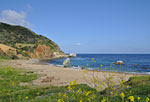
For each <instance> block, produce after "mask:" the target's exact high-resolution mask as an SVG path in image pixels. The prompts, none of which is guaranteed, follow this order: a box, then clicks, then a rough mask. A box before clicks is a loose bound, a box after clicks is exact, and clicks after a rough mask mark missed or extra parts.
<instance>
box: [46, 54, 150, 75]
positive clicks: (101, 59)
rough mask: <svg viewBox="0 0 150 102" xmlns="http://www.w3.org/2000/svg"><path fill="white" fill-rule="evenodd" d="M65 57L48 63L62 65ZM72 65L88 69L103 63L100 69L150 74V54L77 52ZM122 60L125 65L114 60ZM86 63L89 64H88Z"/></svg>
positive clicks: (72, 59)
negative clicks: (115, 63) (116, 63)
mask: <svg viewBox="0 0 150 102" xmlns="http://www.w3.org/2000/svg"><path fill="white" fill-rule="evenodd" d="M92 58H95V60H96V63H93V61H92ZM65 59H66V58H63V59H56V60H51V61H46V63H48V64H53V65H62V63H63V61H64V60H65ZM70 60H71V66H72V67H76V68H77V67H78V66H80V65H82V66H85V67H87V68H88V69H97V67H100V65H101V64H102V65H103V67H101V68H100V70H103V71H118V72H130V73H135V72H136V73H146V74H150V54H77V57H76V58H70ZM118 60H122V61H124V62H125V64H124V65H122V66H120V65H114V64H112V63H113V62H116V61H118ZM86 64H89V65H88V66H86Z"/></svg>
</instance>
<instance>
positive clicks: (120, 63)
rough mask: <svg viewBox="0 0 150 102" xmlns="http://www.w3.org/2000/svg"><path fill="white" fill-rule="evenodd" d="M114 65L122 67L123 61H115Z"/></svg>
mask: <svg viewBox="0 0 150 102" xmlns="http://www.w3.org/2000/svg"><path fill="white" fill-rule="evenodd" d="M114 64H117V65H122V64H124V62H123V61H117V62H115V63H114Z"/></svg>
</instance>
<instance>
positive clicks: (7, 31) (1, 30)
mask: <svg viewBox="0 0 150 102" xmlns="http://www.w3.org/2000/svg"><path fill="white" fill-rule="evenodd" d="M0 55H3V56H4V55H5V56H8V57H19V58H20V57H21V58H22V57H28V58H60V57H65V53H64V52H63V51H62V50H61V49H60V48H59V46H58V45H57V44H56V43H55V42H53V41H52V40H50V39H48V38H47V37H45V36H42V35H38V34H36V33H34V32H33V31H31V30H30V29H28V28H25V27H22V26H16V25H10V24H6V23H2V22H0Z"/></svg>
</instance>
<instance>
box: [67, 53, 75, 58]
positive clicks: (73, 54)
mask: <svg viewBox="0 0 150 102" xmlns="http://www.w3.org/2000/svg"><path fill="white" fill-rule="evenodd" d="M76 56H77V54H76V53H71V54H69V57H76Z"/></svg>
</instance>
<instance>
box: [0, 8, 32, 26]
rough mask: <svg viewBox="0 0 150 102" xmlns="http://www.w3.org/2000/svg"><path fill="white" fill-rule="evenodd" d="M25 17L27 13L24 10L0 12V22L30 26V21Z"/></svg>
mask: <svg viewBox="0 0 150 102" xmlns="http://www.w3.org/2000/svg"><path fill="white" fill-rule="evenodd" d="M26 17H27V14H26V13H25V12H24V11H21V12H16V11H14V10H3V11H2V12H1V13H0V22H4V23H9V24H13V25H21V26H26V27H30V23H29V22H28V21H27V20H26Z"/></svg>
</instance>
